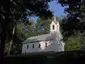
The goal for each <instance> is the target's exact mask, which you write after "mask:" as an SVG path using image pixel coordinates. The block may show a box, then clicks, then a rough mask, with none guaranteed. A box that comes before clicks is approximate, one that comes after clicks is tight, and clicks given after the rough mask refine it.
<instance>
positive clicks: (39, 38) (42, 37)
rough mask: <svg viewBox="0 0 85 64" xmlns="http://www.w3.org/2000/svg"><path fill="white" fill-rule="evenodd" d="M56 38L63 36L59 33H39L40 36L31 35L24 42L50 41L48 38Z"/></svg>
mask: <svg viewBox="0 0 85 64" xmlns="http://www.w3.org/2000/svg"><path fill="white" fill-rule="evenodd" d="M55 38H60V39H62V36H61V35H59V33H57V36H56V35H55V34H54V35H53V34H44V35H39V36H34V37H29V38H27V39H26V40H25V41H24V42H23V43H34V42H38V41H46V40H47V41H48V40H54V39H55Z"/></svg>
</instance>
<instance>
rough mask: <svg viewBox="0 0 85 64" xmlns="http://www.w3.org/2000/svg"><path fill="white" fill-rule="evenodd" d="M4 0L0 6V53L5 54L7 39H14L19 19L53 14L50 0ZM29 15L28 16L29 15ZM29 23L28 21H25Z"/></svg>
mask: <svg viewBox="0 0 85 64" xmlns="http://www.w3.org/2000/svg"><path fill="white" fill-rule="evenodd" d="M34 1H35V0H10V1H8V0H6V1H5V0H3V1H0V2H1V4H0V5H1V6H0V12H1V14H0V18H1V22H0V24H1V29H0V31H2V35H1V39H0V40H1V44H0V52H2V53H1V54H0V55H1V56H3V52H4V44H5V40H6V39H9V40H12V39H13V37H14V36H13V35H12V31H13V27H14V26H15V25H16V22H17V20H20V19H21V20H24V22H25V21H26V20H28V17H30V16H34V15H37V16H43V15H45V14H46V15H45V16H47V17H48V16H49V17H50V16H52V14H51V12H50V11H49V10H48V0H43V1H42V0H36V1H35V2H34ZM27 16H28V17H27ZM25 23H27V22H25Z"/></svg>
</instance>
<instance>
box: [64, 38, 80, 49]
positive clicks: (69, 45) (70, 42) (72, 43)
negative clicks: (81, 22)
mask: <svg viewBox="0 0 85 64" xmlns="http://www.w3.org/2000/svg"><path fill="white" fill-rule="evenodd" d="M80 46H81V44H80V40H79V38H77V37H69V38H68V39H67V40H66V44H65V51H73V50H80Z"/></svg>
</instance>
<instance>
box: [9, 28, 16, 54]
mask: <svg viewBox="0 0 85 64" xmlns="http://www.w3.org/2000/svg"><path fill="white" fill-rule="evenodd" d="M14 34H15V26H14V28H13V31H12V38H11V40H10V44H9V49H8V55H10V52H11V48H12V44H13V36H14Z"/></svg>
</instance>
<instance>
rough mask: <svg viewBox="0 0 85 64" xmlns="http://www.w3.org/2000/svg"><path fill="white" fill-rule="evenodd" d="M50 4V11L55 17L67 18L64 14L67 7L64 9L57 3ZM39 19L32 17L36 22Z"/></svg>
mask: <svg viewBox="0 0 85 64" xmlns="http://www.w3.org/2000/svg"><path fill="white" fill-rule="evenodd" d="M48 4H49V9H50V10H51V11H52V12H53V15H55V16H58V17H61V16H65V13H64V8H65V7H62V6H61V5H60V4H58V3H57V2H56V1H52V2H49V3H48ZM37 18H38V17H32V19H34V21H36V20H37Z"/></svg>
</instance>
